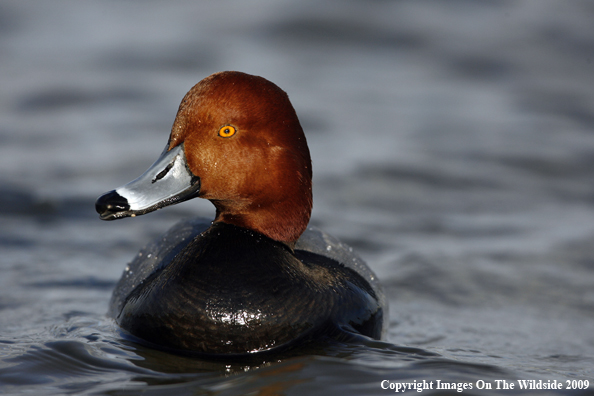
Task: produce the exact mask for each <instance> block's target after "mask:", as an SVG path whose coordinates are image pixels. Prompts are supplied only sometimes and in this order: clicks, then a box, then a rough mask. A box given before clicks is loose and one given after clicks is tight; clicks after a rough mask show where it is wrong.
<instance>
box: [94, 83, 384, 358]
mask: <svg viewBox="0 0 594 396" xmlns="http://www.w3.org/2000/svg"><path fill="white" fill-rule="evenodd" d="M311 177H312V172H311V159H310V156H309V149H308V147H307V143H306V140H305V135H304V134H303V131H302V129H301V126H300V123H299V120H298V118H297V115H296V113H295V111H294V109H293V107H292V105H291V104H290V102H289V100H288V97H287V95H286V94H285V93H284V92H283V91H282V90H281V89H280V88H278V87H277V86H276V85H274V84H273V83H271V82H269V81H267V80H265V79H263V78H261V77H256V76H251V75H248V74H245V73H239V72H221V73H216V74H213V75H211V76H209V77H207V78H205V79H204V80H202V81H201V82H199V83H198V84H196V85H195V86H194V87H193V88H192V89H191V90H190V91H189V92H188V94H186V96H185V97H184V99H183V100H182V103H181V104H180V108H179V110H178V114H177V117H176V119H175V122H174V124H173V127H172V130H171V134H170V137H169V141H168V142H167V145H166V147H165V150H164V151H163V153H162V154H161V156H160V157H159V158H158V159H157V161H156V162H155V163H154V164H153V165H152V166H151V167H150V168H149V169H148V170H147V171H146V172H145V173H144V174H143V175H141V176H140V177H139V178H138V179H136V180H134V181H132V182H130V183H128V184H126V185H124V186H122V187H120V188H118V189H116V190H113V191H110V192H108V193H106V194H104V195H102V196H101V197H99V198H98V199H97V202H96V210H97V212H98V213H99V214H100V216H101V219H103V220H115V219H120V218H124V217H135V216H137V215H143V214H146V213H149V212H151V211H154V210H157V209H160V208H162V207H165V206H168V205H172V204H176V203H180V202H183V201H185V200H188V199H192V198H195V197H199V198H204V199H208V200H210V201H211V202H212V203H213V204H214V206H215V208H216V216H215V219H214V221H213V222H208V221H204V220H200V219H191V220H186V221H183V222H181V223H179V224H177V225H176V226H174V227H173V228H172V229H171V230H169V231H168V232H167V233H166V234H165V235H164V236H162V237H160V238H158V239H157V240H155V241H153V242H152V243H150V244H149V245H147V246H146V247H145V248H144V249H143V250H142V251H141V252H140V253H139V254H138V256H137V257H136V258H135V259H134V260H133V261H132V262H131V263H130V265H129V266H128V267H127V268H126V270H125V271H124V274H123V276H122V278H121V279H120V281H119V282H118V284H117V286H116V289H115V291H114V293H113V296H112V299H111V303H110V308H109V315H110V316H112V317H113V318H115V320H116V321H117V323H118V324H119V325H120V326H121V328H122V329H124V330H126V331H127V332H129V333H130V334H132V335H133V336H135V337H137V338H139V339H140V340H142V341H143V342H146V343H148V344H150V345H153V346H155V347H157V348H164V349H167V350H172V351H178V352H182V353H199V354H206V355H216V356H221V355H224V356H235V355H238V354H253V353H256V352H265V351H275V350H284V349H286V348H289V347H298V346H299V345H302V344H304V343H307V342H308V341H315V340H318V339H320V338H324V337H335V336H337V335H341V334H342V335H344V334H345V333H348V334H351V335H352V334H356V335H359V334H360V335H364V336H368V337H371V338H376V339H379V338H381V336H382V334H383V332H384V329H385V327H386V323H387V318H386V315H387V306H386V299H385V297H384V295H383V293H382V290H381V286H380V284H379V283H378V281H377V279H376V278H375V275H374V274H373V272H372V271H371V270H370V269H369V267H367V265H366V264H365V263H364V262H363V261H362V260H361V259H360V258H359V257H358V256H356V255H355V254H354V253H352V249H351V248H349V247H348V246H346V245H344V244H342V243H340V242H339V241H337V240H336V239H334V238H332V237H331V236H329V235H328V234H325V233H323V232H322V231H319V230H316V229H313V228H307V224H308V222H309V218H310V214H311V208H312V193H311Z"/></svg>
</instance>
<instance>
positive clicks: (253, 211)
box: [95, 72, 312, 245]
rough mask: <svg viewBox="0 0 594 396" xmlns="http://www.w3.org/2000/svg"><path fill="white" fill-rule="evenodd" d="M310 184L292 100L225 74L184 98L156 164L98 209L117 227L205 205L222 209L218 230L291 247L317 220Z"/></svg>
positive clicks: (245, 77)
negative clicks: (119, 222)
mask: <svg viewBox="0 0 594 396" xmlns="http://www.w3.org/2000/svg"><path fill="white" fill-rule="evenodd" d="M311 177H312V171H311V159H310V155H309V149H308V147H307V142H306V140H305V135H304V134H303V130H302V128H301V125H300V123H299V119H298V118H297V114H296V113H295V110H294V109H293V106H292V105H291V102H290V101H289V98H288V96H287V94H286V93H285V92H284V91H283V90H281V89H280V88H279V87H277V86H276V85H275V84H273V83H271V82H270V81H268V80H266V79H264V78H262V77H257V76H252V75H249V74H245V73H240V72H220V73H216V74H213V75H211V76H209V77H207V78H205V79H204V80H202V81H200V82H199V83H198V84H196V85H195V86H194V87H193V88H192V89H191V90H190V91H189V92H188V93H187V94H186V96H185V97H184V98H183V100H182V102H181V104H180V106H179V110H178V112H177V116H176V118H175V121H174V123H173V127H172V129H171V134H170V136H169V141H168V142H167V145H166V147H165V150H164V151H163V153H162V154H161V156H160V157H159V158H158V159H157V161H156V162H155V163H154V164H153V165H152V166H151V167H150V168H149V169H148V170H147V171H146V172H145V173H144V174H143V175H141V176H140V177H139V178H137V179H136V180H134V181H132V182H130V183H128V184H126V185H124V186H122V187H119V188H117V189H115V190H113V191H110V192H108V193H106V194H104V195H102V196H101V197H99V198H98V199H97V202H96V204H95V206H96V210H97V212H98V213H99V214H100V216H101V219H103V220H115V219H119V218H123V217H134V216H137V215H142V214H145V213H149V212H152V211H154V210H156V209H159V208H162V207H165V206H168V205H173V204H176V203H179V202H182V201H185V200H188V199H191V198H194V197H200V198H205V199H208V200H210V201H211V202H212V203H213V204H214V206H215V207H216V218H215V220H214V221H215V222H225V223H229V224H234V225H237V226H240V227H244V228H247V229H249V230H252V231H256V232H259V233H261V234H264V235H266V236H267V237H269V238H272V239H274V240H277V241H280V242H284V243H287V244H289V245H293V244H294V242H295V241H296V240H297V239H298V238H299V236H300V235H301V233H302V232H303V231H304V230H305V228H306V227H307V223H308V222H309V218H310V215H311V208H312V191H311Z"/></svg>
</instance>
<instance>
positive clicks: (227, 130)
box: [219, 125, 237, 138]
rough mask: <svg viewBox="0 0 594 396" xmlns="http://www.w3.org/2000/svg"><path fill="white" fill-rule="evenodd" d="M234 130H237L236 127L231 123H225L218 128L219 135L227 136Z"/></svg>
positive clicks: (233, 133)
mask: <svg viewBox="0 0 594 396" xmlns="http://www.w3.org/2000/svg"><path fill="white" fill-rule="evenodd" d="M235 132H237V129H235V127H233V126H231V125H225V126H224V127H221V129H219V136H220V137H224V138H228V137H231V136H233V135H235Z"/></svg>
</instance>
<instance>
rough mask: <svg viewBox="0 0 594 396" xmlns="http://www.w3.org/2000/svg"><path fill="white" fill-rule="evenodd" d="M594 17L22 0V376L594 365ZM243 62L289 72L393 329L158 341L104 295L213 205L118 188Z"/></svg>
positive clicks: (66, 390) (16, 372) (11, 100)
mask: <svg viewBox="0 0 594 396" xmlns="http://www.w3.org/2000/svg"><path fill="white" fill-rule="evenodd" d="M593 18H594V7H592V5H591V3H590V2H589V1H587V0H583V1H573V2H571V3H560V2H554V1H544V0H538V1H536V0H534V1H522V2H506V1H462V0H456V1H449V2H416V1H398V2H395V1H394V2H389V1H383V2H373V3H369V2H366V1H360V0H359V1H355V0H352V1H346V2H341V3H340V4H339V5H338V4H336V3H334V2H313V1H305V2H299V3H295V2H293V3H290V2H272V1H265V0H261V1H257V2H250V3H249V4H247V3H245V4H244V3H243V2H239V1H235V2H225V3H217V4H214V3H213V4H210V3H204V4H199V3H195V2H175V3H158V2H150V3H146V2H137V1H128V2H106V1H103V2H99V1H78V2H76V3H73V2H62V1H54V2H51V3H49V2H25V1H16V0H15V1H7V0H4V1H2V2H0V65H1V67H0V81H1V86H2V89H1V90H0V120H1V121H0V169H2V172H1V174H0V246H1V252H2V254H1V255H0V269H1V273H2V275H1V277H0V392H1V393H3V394H36V395H53V394H89V395H100V394H110V395H126V394H138V393H140V392H144V393H145V394H151V395H152V394H168V395H169V394H176V395H177V394H179V395H185V394H192V395H195V394H216V395H231V394H260V395H266V394H290V395H295V394H308V395H314V394H345V395H363V394H366V395H367V394H388V393H394V390H390V389H386V390H384V389H382V388H381V384H382V381H383V380H389V381H391V382H393V383H395V382H413V383H414V381H415V380H416V381H417V383H421V382H422V381H423V380H426V381H427V382H430V381H433V382H434V387H435V384H436V381H437V380H440V381H443V382H455V383H462V384H464V383H468V384H471V385H472V386H473V389H471V390H470V389H466V390H464V392H463V394H473V393H474V394H487V393H488V392H487V391H480V390H477V389H476V386H477V384H478V385H480V384H482V383H481V381H484V383H486V384H489V385H492V386H493V390H492V391H491V393H493V394H500V393H501V392H502V391H501V390H499V391H498V390H496V389H495V388H496V385H497V382H496V380H504V379H505V380H507V381H514V382H513V383H515V384H516V385H515V389H514V390H517V389H518V386H519V385H518V384H517V380H530V379H533V380H537V381H538V380H542V381H544V382H547V381H549V380H557V381H561V383H562V384H563V385H566V381H567V380H570V381H571V380H576V381H577V380H589V381H590V383H594V288H593V285H594V243H593V242H594V160H593V159H594V134H593V131H594V39H593V37H594V24H593V23H592V20H593ZM229 69H235V70H241V71H245V72H248V73H253V74H258V75H262V76H264V77H266V78H268V79H270V80H271V81H273V82H275V83H277V84H278V85H279V86H281V87H282V88H283V89H284V90H286V91H287V92H288V93H289V95H290V97H291V100H292V102H293V104H294V106H295V108H296V110H297V112H298V114H299V116H300V118H301V120H302V124H303V126H304V129H305V130H306V134H307V137H308V141H309V145H310V149H311V152H312V157H313V161H314V213H313V217H312V224H313V225H315V226H317V227H319V228H322V229H324V230H326V231H328V232H330V233H332V234H334V235H336V236H337V237H339V238H340V239H341V240H343V241H345V242H347V243H349V244H351V245H352V246H353V247H354V249H355V250H356V251H357V252H358V253H359V254H360V255H361V256H363V257H364V258H365V259H366V260H367V262H368V263H370V265H371V267H372V268H373V269H374V271H375V272H376V273H377V275H378V277H379V278H380V279H381V280H382V281H383V284H384V286H385V288H386V292H387V295H388V297H389V300H390V311H391V312H390V317H391V323H390V329H389V334H388V337H387V339H386V340H385V341H383V342H375V341H374V342H371V341H367V342H360V343H345V344H338V345H333V346H329V347H327V348H325V349H324V350H317V351H315V353H314V352H312V353H308V351H304V354H303V355H301V356H294V357H291V358H286V359H282V361H280V362H278V361H271V362H268V361H267V362H255V363H254V362H252V363H250V364H245V363H241V362H233V363H232V364H228V363H220V362H206V361H200V360H197V359H189V358H183V357H178V356H173V355H168V354H165V353H162V352H156V351H152V350H149V349H146V348H143V347H141V346H139V345H137V344H134V343H133V342H131V341H127V340H126V339H125V338H124V337H123V336H122V334H121V333H120V332H119V330H118V329H117V327H116V326H115V325H114V324H113V323H112V322H111V321H110V320H109V319H107V318H106V317H105V313H106V311H107V306H108V302H109V298H110V295H111V290H112V288H113V286H114V285H115V283H116V281H117V279H118V278H119V276H120V274H121V273H122V271H123V270H124V268H125V267H126V264H127V263H128V262H129V261H130V260H131V259H132V258H133V257H134V255H135V254H136V253H137V252H138V250H139V249H140V248H141V247H142V246H143V245H144V244H145V243H147V242H148V241H149V240H150V239H151V238H153V237H156V236H158V235H160V234H161V233H163V232H165V231H166V230H167V229H168V228H169V227H170V226H171V225H173V224H174V223H175V222H176V221H178V220H180V219H182V218H188V217H190V216H195V215H200V216H206V217H212V216H213V215H214V210H213V209H212V208H211V206H210V204H209V203H208V202H199V201H198V200H194V201H192V202H187V203H184V204H182V205H178V206H175V207H171V208H167V209H164V210H162V211H159V212H156V213H152V214H150V215H147V216H142V217H138V218H135V219H126V220H121V221H117V222H109V223H107V222H101V221H99V220H98V217H97V215H96V214H95V213H94V208H93V203H94V200H95V198H96V197H97V196H98V195H99V194H101V193H103V192H105V191H107V190H109V189H112V188H114V187H117V186H119V185H121V184H123V183H125V182H127V181H130V180H132V179H133V178H134V177H136V176H138V175H140V174H141V173H142V172H143V171H144V170H145V169H146V168H147V167H148V166H149V165H150V164H151V163H152V161H154V159H155V158H156V157H157V155H158V154H159V153H160V151H161V149H162V147H163V145H164V144H165V141H166V139H167V134H168V133H169V128H170V127H171V123H172V122H173V118H174V116H175V111H176V109H177V106H178V104H179V102H180V100H181V98H182V97H183V95H184V94H185V92H186V91H187V90H188V89H189V88H190V87H191V86H192V85H193V84H195V83H196V82H198V81H199V80H200V79H202V78H203V77H205V76H207V75H209V74H211V73H212V72H215V71H219V70H229ZM386 384H387V383H384V385H386ZM499 384H500V385H501V384H502V382H499ZM570 384H571V382H570ZM576 384H577V382H576ZM431 392H436V390H435V389H434V390H433V391H431V390H425V391H423V393H425V394H427V393H431ZM530 393H532V394H536V393H537V392H536V391H532V392H530ZM549 393H572V392H568V391H566V390H560V391H554V392H549Z"/></svg>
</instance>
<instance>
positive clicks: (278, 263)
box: [109, 219, 384, 355]
mask: <svg viewBox="0 0 594 396" xmlns="http://www.w3.org/2000/svg"><path fill="white" fill-rule="evenodd" d="M207 226H208V223H206V222H205V221H204V220H201V219H194V220H189V221H185V222H182V223H180V224H178V225H176V226H175V227H173V228H172V229H171V230H170V231H169V232H168V233H167V234H165V235H164V236H163V237H161V238H158V239H157V240H156V241H155V242H153V243H152V244H150V245H149V246H147V247H146V248H145V249H144V250H143V251H142V252H141V253H140V254H139V256H137V258H136V259H135V260H134V261H133V262H132V263H131V264H130V266H129V267H128V268H127V269H126V271H125V273H124V275H123V276H122V278H121V280H120V282H119V283H118V285H117V287H116V290H115V291H114V294H113V297H112V301H111V304H110V312H109V314H110V315H111V316H113V317H114V318H115V319H116V321H117V322H118V324H119V325H120V326H121V327H122V328H123V329H125V330H127V331H128V332H130V333H131V334H133V335H135V336H136V337H139V338H140V339H142V340H144V341H147V342H149V343H150V344H154V345H158V346H161V347H164V348H166V349H170V350H176V351H192V352H195V353H201V354H219V355H228V354H242V353H254V352H261V351H269V350H282V349H285V348H288V347H292V346H295V345H298V344H300V343H306V342H308V341H310V340H315V339H317V338H319V337H322V336H336V335H339V334H340V333H342V332H345V331H346V332H355V333H360V334H363V335H366V336H369V337H372V338H380V337H381V334H382V330H383V329H382V326H383V309H382V300H383V299H384V297H383V294H382V293H381V289H379V288H378V287H377V285H376V287H375V288H374V285H373V280H374V278H373V275H372V274H370V273H365V272H363V273H359V272H357V270H356V268H357V265H359V266H360V265H361V262H356V261H352V262H353V263H354V264H353V266H352V267H353V268H349V267H347V266H345V265H343V264H341V263H340V262H339V261H337V260H336V259H334V258H330V257H327V256H324V255H322V254H320V253H319V252H316V251H319V250H320V249H319V247H318V248H316V245H315V244H312V243H310V242H307V237H308V236H309V237H310V238H311V239H317V238H320V237H321V236H322V235H323V234H322V233H321V232H320V231H317V230H313V229H312V230H308V231H306V233H305V234H306V236H305V238H304V239H303V241H302V242H301V243H298V246H297V247H296V248H295V249H294V250H292V249H290V248H289V247H287V246H286V245H285V244H283V243H279V242H277V241H274V240H272V239H270V238H268V237H266V236H264V235H261V234H258V233H256V232H253V231H250V230H247V229H244V228H241V227H237V226H235V225H230V224H225V223H215V224H213V225H212V226H211V227H208V228H207ZM326 237H327V238H328V237H329V236H327V235H326ZM319 242H320V243H325V244H327V243H333V242H335V241H332V240H328V239H327V240H326V241H323V240H319ZM328 246H334V249H335V251H336V253H339V252H340V249H341V246H340V245H328ZM346 252H347V250H346V249H344V251H343V252H342V253H343V254H344V253H346ZM353 258H354V259H356V260H358V258H357V257H355V256H353Z"/></svg>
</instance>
